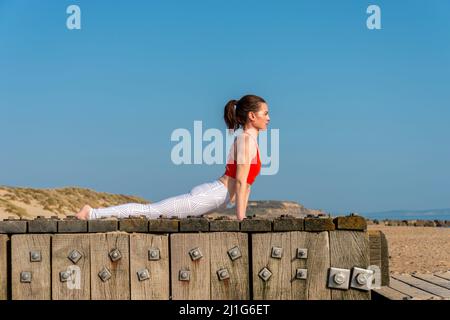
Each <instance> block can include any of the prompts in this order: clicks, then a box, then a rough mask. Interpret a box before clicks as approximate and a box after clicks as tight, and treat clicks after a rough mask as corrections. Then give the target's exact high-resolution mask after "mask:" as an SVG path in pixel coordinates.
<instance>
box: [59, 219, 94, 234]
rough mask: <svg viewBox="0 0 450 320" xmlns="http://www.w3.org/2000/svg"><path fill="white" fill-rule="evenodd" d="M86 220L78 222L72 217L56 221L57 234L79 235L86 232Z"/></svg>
mask: <svg viewBox="0 0 450 320" xmlns="http://www.w3.org/2000/svg"><path fill="white" fill-rule="evenodd" d="M87 225H88V222H87V220H78V219H76V218H74V217H66V219H64V220H58V232H59V233H81V232H87V230H88V227H87Z"/></svg>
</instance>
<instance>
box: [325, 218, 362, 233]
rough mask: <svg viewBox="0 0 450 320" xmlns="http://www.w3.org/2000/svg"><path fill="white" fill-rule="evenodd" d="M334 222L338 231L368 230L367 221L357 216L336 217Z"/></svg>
mask: <svg viewBox="0 0 450 320" xmlns="http://www.w3.org/2000/svg"><path fill="white" fill-rule="evenodd" d="M333 222H334V224H335V226H336V229H339V230H358V231H364V230H367V222H366V219H365V218H363V217H361V216H357V215H350V216H345V217H336V218H334V220H333Z"/></svg>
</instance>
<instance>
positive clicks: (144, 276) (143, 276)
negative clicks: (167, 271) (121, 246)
mask: <svg viewBox="0 0 450 320" xmlns="http://www.w3.org/2000/svg"><path fill="white" fill-rule="evenodd" d="M137 275H138V279H139V281H144V280H147V279H149V278H150V274H149V272H148V270H147V269H142V270H139V271H138V272H137Z"/></svg>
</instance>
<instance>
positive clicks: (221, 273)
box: [217, 268, 230, 281]
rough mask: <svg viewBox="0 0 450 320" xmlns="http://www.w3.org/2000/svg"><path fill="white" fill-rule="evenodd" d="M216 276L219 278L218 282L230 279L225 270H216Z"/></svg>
mask: <svg viewBox="0 0 450 320" xmlns="http://www.w3.org/2000/svg"><path fill="white" fill-rule="evenodd" d="M217 275H218V276H219V280H221V281H222V280H225V279H228V278H230V274H229V273H228V270H227V269H226V268H223V269H220V270H217Z"/></svg>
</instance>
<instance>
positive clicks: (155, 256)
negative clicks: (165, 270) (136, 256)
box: [148, 248, 160, 260]
mask: <svg viewBox="0 0 450 320" xmlns="http://www.w3.org/2000/svg"><path fill="white" fill-rule="evenodd" d="M159 259H160V252H159V249H158V248H152V249H150V250H148V260H159Z"/></svg>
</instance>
